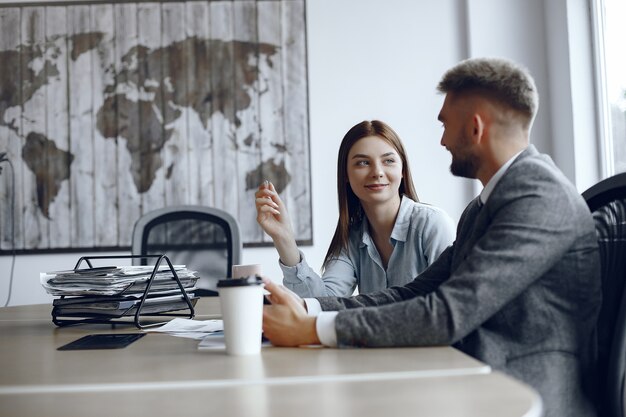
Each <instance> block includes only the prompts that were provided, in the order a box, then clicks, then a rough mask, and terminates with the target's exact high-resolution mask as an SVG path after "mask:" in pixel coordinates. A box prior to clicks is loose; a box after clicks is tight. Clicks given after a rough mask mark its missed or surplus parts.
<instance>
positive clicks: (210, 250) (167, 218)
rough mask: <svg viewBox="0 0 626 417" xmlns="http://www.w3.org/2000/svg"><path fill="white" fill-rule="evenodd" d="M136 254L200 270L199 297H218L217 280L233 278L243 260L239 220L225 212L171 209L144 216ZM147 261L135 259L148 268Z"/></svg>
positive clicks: (137, 234)
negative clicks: (157, 256)
mask: <svg viewBox="0 0 626 417" xmlns="http://www.w3.org/2000/svg"><path fill="white" fill-rule="evenodd" d="M132 254H133V255H151V254H165V255H167V256H168V258H169V259H170V261H172V264H175V265H187V268H189V269H193V270H195V271H198V273H199V275H200V279H199V280H198V282H197V285H196V286H197V287H198V290H197V291H196V292H195V293H196V295H199V296H212V295H217V292H216V285H217V281H218V280H219V279H222V278H226V277H230V275H231V267H232V266H233V265H234V264H235V265H236V264H238V263H239V260H240V258H241V236H240V233H239V226H238V224H237V221H236V220H235V219H234V218H233V216H231V215H230V214H228V213H226V212H225V211H223V210H220V209H216V208H212V207H203V206H171V207H165V208H162V209H157V210H154V211H151V212H149V213H146V214H144V215H143V216H142V217H141V218H139V220H137V222H136V223H135V227H134V229H133V236H132ZM147 262H148V260H147V259H139V258H138V259H133V264H135V265H147Z"/></svg>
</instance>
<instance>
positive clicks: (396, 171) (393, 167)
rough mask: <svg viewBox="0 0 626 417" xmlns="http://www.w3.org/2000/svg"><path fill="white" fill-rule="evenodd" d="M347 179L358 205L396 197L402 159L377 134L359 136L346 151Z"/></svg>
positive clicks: (397, 195) (380, 201) (400, 178)
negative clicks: (357, 199) (359, 202)
mask: <svg viewBox="0 0 626 417" xmlns="http://www.w3.org/2000/svg"><path fill="white" fill-rule="evenodd" d="M346 166H347V168H348V182H349V183H350V187H351V188H352V191H353V192H354V194H355V195H356V196H357V197H358V198H359V200H361V204H363V205H367V204H377V203H385V202H388V201H390V200H391V199H399V194H398V189H399V188H400V183H401V182H402V160H401V158H400V155H398V152H397V151H396V149H395V148H394V147H393V146H391V145H390V144H389V143H387V142H386V141H385V140H383V139H381V138H380V137H378V136H367V137H364V138H362V139H359V140H358V141H356V142H355V143H354V145H352V148H351V149H350V152H348V161H347V164H346Z"/></svg>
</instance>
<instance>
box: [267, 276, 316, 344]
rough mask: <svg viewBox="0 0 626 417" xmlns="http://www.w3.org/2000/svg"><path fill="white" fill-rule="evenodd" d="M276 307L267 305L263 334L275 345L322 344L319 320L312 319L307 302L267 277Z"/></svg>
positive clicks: (268, 287) (272, 300) (271, 299)
mask: <svg viewBox="0 0 626 417" xmlns="http://www.w3.org/2000/svg"><path fill="white" fill-rule="evenodd" d="M263 282H264V283H265V289H266V290H268V291H269V292H270V293H271V294H270V295H269V296H268V298H269V300H270V301H271V302H272V305H269V306H267V305H266V306H263V335H264V336H265V337H266V338H268V339H269V340H270V341H271V342H272V344H273V345H274V346H301V345H313V344H319V343H320V340H319V338H318V337H317V331H316V330H315V320H316V318H315V317H309V316H308V315H307V312H306V308H305V304H304V300H303V299H302V298H300V297H298V296H297V295H296V294H294V293H293V292H291V291H289V290H288V289H287V288H285V287H283V286H282V285H278V284H275V283H274V282H272V281H271V280H269V279H267V278H264V279H263Z"/></svg>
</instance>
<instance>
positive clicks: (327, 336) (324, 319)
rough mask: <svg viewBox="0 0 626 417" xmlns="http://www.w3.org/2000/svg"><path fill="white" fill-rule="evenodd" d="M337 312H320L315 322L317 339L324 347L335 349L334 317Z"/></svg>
mask: <svg viewBox="0 0 626 417" xmlns="http://www.w3.org/2000/svg"><path fill="white" fill-rule="evenodd" d="M338 313H339V312H338V311H322V312H321V313H320V314H319V315H318V316H317V320H316V321H315V330H316V331H317V337H318V338H319V339H320V342H322V344H323V345H324V346H328V347H337V331H336V330H335V317H337V314H338Z"/></svg>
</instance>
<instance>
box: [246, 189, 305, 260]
mask: <svg viewBox="0 0 626 417" xmlns="http://www.w3.org/2000/svg"><path fill="white" fill-rule="evenodd" d="M254 197H255V200H254V201H255V205H256V221H257V223H259V225H260V226H261V228H262V229H263V230H264V231H265V233H267V234H268V235H270V237H271V238H272V240H273V241H274V246H275V247H276V250H277V251H278V255H279V256H280V260H281V261H282V262H283V264H285V265H287V266H294V265H296V264H297V263H299V262H300V252H299V251H298V246H297V245H296V239H295V237H294V235H293V229H292V227H291V220H289V214H288V213H287V208H286V207H285V205H284V204H283V201H282V200H281V199H280V197H279V196H278V193H277V192H276V189H275V188H274V184H272V183H271V182H269V181H264V182H263V184H261V185H260V186H259V189H258V190H257V192H256V193H255V194H254Z"/></svg>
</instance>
